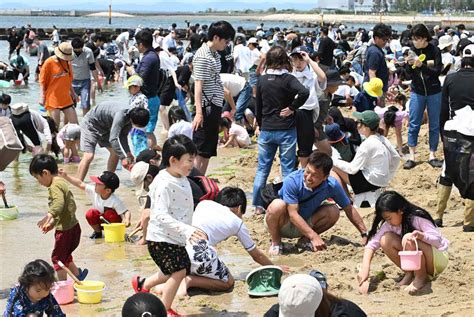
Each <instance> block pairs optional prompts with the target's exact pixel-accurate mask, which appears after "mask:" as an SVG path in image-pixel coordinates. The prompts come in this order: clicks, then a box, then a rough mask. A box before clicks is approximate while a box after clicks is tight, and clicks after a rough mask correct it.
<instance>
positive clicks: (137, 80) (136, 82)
mask: <svg viewBox="0 0 474 317" xmlns="http://www.w3.org/2000/svg"><path fill="white" fill-rule="evenodd" d="M130 86H139V87H141V86H143V79H142V78H141V77H140V76H138V75H133V76H130V77H129V78H128V80H127V82H126V83H125V85H124V87H125V88H127V89H128V88H130Z"/></svg>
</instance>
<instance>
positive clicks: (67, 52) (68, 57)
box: [54, 42, 74, 61]
mask: <svg viewBox="0 0 474 317" xmlns="http://www.w3.org/2000/svg"><path fill="white" fill-rule="evenodd" d="M54 55H56V56H57V57H58V58H60V59H63V60H65V61H72V60H73V59H74V55H73V54H72V45H71V43H69V42H62V43H60V44H59V45H58V46H56V47H55V48H54Z"/></svg>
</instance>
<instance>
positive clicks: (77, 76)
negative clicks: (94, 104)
mask: <svg viewBox="0 0 474 317" xmlns="http://www.w3.org/2000/svg"><path fill="white" fill-rule="evenodd" d="M71 45H72V48H73V51H74V59H73V60H72V63H71V64H72V70H73V78H74V79H73V80H72V87H73V88H74V92H75V93H76V94H77V95H79V96H81V109H82V115H83V116H85V115H86V113H87V112H88V111H89V110H90V109H91V71H92V76H93V77H94V80H95V81H96V83H97V85H98V88H99V91H102V85H101V83H100V82H99V78H98V75H97V69H96V64H95V58H94V53H93V52H92V50H91V49H90V48H88V47H84V41H83V40H82V39H81V38H80V37H76V38H74V39H73V40H72V41H71Z"/></svg>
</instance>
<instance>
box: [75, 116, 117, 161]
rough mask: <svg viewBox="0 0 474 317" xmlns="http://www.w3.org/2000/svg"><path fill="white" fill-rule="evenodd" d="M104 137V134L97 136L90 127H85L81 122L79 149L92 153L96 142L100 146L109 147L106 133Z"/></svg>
mask: <svg viewBox="0 0 474 317" xmlns="http://www.w3.org/2000/svg"><path fill="white" fill-rule="evenodd" d="M83 122H84V121H83ZM106 137H107V138H105V137H104V136H99V135H97V134H95V133H94V132H92V131H91V130H90V129H88V128H85V125H84V126H83V125H82V124H81V141H80V148H81V151H82V152H85V153H94V152H95V148H96V146H97V144H99V146H100V147H105V148H108V147H110V142H109V140H108V135H107V136H106Z"/></svg>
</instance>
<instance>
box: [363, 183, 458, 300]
mask: <svg viewBox="0 0 474 317" xmlns="http://www.w3.org/2000/svg"><path fill="white" fill-rule="evenodd" d="M381 222H382V225H381V226H380V228H379V224H380V223H381ZM368 240H369V242H368V243H367V245H366V247H365V252H364V259H363V262H362V270H361V271H360V272H359V274H358V277H357V278H358V280H359V285H362V284H363V283H364V282H365V281H367V279H368V278H369V270H370V262H371V260H372V257H373V255H374V253H375V251H377V249H378V248H380V247H382V249H383V251H384V253H385V254H386V255H387V256H388V257H389V259H390V260H391V261H392V262H393V263H395V264H396V265H397V266H398V267H400V257H399V256H398V251H402V250H403V246H405V249H406V250H415V247H416V246H415V243H414V241H415V240H416V241H417V243H418V248H419V250H421V251H423V255H422V259H421V268H420V269H419V270H418V271H414V272H405V276H404V277H403V279H402V280H401V281H400V283H399V284H400V285H408V286H407V287H406V288H405V290H406V291H408V293H409V294H410V295H414V294H416V293H417V292H418V291H419V290H421V289H422V288H423V287H424V286H425V285H426V284H427V283H428V279H433V278H435V277H437V276H438V275H439V274H441V273H442V272H443V271H444V269H445V268H446V266H447V265H448V252H447V250H448V246H449V241H448V240H447V239H446V238H445V237H443V236H442V235H441V233H440V232H439V230H438V228H437V227H436V225H435V224H434V221H433V218H431V216H430V214H429V213H428V212H427V211H426V210H424V209H422V208H420V207H418V206H416V205H413V204H412V203H410V202H408V201H407V200H406V199H405V198H404V197H403V196H402V195H400V194H399V193H397V192H394V191H386V192H384V193H383V194H382V195H380V197H379V198H378V199H377V202H376V204H375V219H374V222H373V224H372V229H371V230H370V232H369V235H368Z"/></svg>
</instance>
